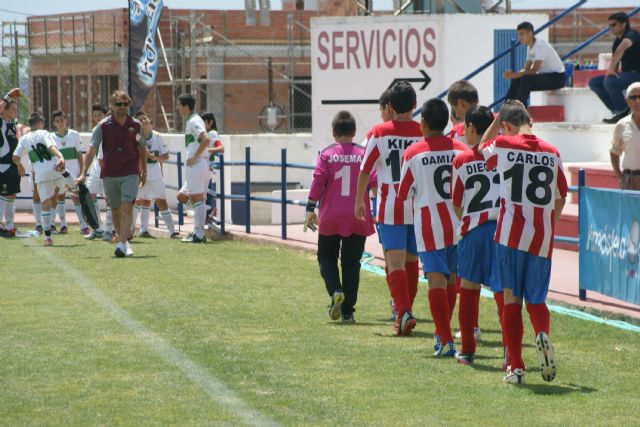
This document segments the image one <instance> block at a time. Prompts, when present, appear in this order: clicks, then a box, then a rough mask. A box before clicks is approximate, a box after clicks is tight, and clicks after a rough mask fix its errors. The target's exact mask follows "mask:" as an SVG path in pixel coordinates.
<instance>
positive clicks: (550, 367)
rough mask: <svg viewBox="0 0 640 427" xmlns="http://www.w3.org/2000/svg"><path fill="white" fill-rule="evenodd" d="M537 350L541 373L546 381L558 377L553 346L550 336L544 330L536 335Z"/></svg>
mask: <svg viewBox="0 0 640 427" xmlns="http://www.w3.org/2000/svg"><path fill="white" fill-rule="evenodd" d="M536 351H537V353H538V364H539V365H540V374H541V375H542V379H543V380H545V381H546V382H551V381H553V380H554V378H555V377H556V359H555V352H554V350H553V346H552V345H551V342H550V341H549V337H548V336H547V334H545V333H544V332H540V333H539V334H538V336H537V337H536Z"/></svg>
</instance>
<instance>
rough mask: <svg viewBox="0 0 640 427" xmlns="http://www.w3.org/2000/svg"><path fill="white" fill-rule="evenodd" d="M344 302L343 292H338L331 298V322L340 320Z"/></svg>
mask: <svg viewBox="0 0 640 427" xmlns="http://www.w3.org/2000/svg"><path fill="white" fill-rule="evenodd" d="M343 302H344V293H343V292H342V291H341V290H339V289H338V290H336V291H335V292H334V293H333V296H332V297H331V304H329V317H330V318H331V320H338V319H339V318H340V307H341V306H342V303H343Z"/></svg>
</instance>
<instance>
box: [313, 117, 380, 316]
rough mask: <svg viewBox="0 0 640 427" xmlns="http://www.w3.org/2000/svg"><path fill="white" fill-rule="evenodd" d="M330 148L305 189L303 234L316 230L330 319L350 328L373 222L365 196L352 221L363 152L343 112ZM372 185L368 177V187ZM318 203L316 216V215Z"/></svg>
mask: <svg viewBox="0 0 640 427" xmlns="http://www.w3.org/2000/svg"><path fill="white" fill-rule="evenodd" d="M332 127H333V137H334V138H335V141H336V142H335V144H332V145H330V146H329V147H327V148H325V149H324V150H322V152H320V154H319V155H318V162H317V166H316V168H315V170H314V171H313V182H312V183H311V189H310V190H309V200H308V202H307V214H306V217H305V221H304V231H307V228H310V229H311V230H312V231H315V230H316V226H318V228H319V230H318V264H320V275H321V276H322V278H323V279H324V283H325V285H326V287H327V293H328V294H329V296H330V297H331V302H330V304H329V317H330V318H331V319H332V320H338V319H340V318H342V322H343V323H354V322H355V319H354V317H353V312H354V311H355V309H354V306H355V304H356V301H357V299H358V285H359V283H360V258H362V253H363V252H364V243H365V240H366V239H367V236H370V235H372V234H373V218H372V217H371V212H370V203H369V200H368V197H369V196H368V194H365V195H364V196H363V201H364V204H365V207H366V214H365V220H364V221H359V220H357V219H356V218H355V217H354V216H353V209H354V205H355V197H356V191H355V190H356V182H357V180H358V174H359V172H360V163H362V158H363V156H364V152H365V149H364V148H363V147H362V146H360V145H358V144H355V143H354V142H353V138H354V136H355V134H356V121H355V119H354V118H353V116H352V115H351V113H349V112H347V111H340V112H339V113H338V114H336V116H335V117H334V119H333V122H332ZM372 185H375V178H374V177H373V178H371V179H370V182H369V186H372ZM318 201H320V209H319V210H320V217H319V218H318V215H316V213H315V207H316V203H317V202H318ZM338 256H339V257H340V265H341V267H342V281H341V280H340V273H339V271H338Z"/></svg>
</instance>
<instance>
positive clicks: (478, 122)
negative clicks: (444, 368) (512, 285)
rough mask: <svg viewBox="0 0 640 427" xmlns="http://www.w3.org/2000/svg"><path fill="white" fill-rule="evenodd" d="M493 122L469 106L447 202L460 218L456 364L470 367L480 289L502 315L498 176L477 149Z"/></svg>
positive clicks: (480, 109)
mask: <svg viewBox="0 0 640 427" xmlns="http://www.w3.org/2000/svg"><path fill="white" fill-rule="evenodd" d="M491 122H493V112H492V111H491V110H490V109H489V108H487V107H481V106H473V107H471V109H469V110H468V111H467V112H466V115H465V118H464V124H465V135H466V141H467V144H468V145H470V146H471V151H465V152H463V153H460V154H458V155H457V156H456V157H455V158H454V159H453V172H452V179H451V199H452V201H453V210H454V211H455V213H456V216H457V217H458V219H460V221H461V222H460V227H459V235H460V240H459V241H458V276H459V277H460V279H461V284H460V306H459V309H458V320H459V322H460V332H461V338H462V349H461V350H460V352H458V353H456V359H458V362H460V363H462V364H464V365H469V364H471V363H473V359H474V354H475V351H476V337H475V335H476V334H475V330H474V329H475V328H474V326H475V324H476V323H475V322H476V320H477V318H478V301H479V299H480V285H481V284H484V285H486V286H489V287H490V288H491V290H492V291H493V292H494V297H495V300H496V304H497V306H498V319H500V318H501V317H502V307H503V305H504V300H503V298H502V289H501V288H500V285H499V283H498V272H497V263H496V257H495V253H496V243H495V242H494V241H493V236H494V235H495V231H496V220H497V219H498V208H499V206H500V175H498V171H497V170H495V169H494V170H487V169H486V167H485V161H484V157H483V156H482V153H480V152H479V151H478V147H479V145H478V144H479V143H480V140H481V139H482V135H483V134H484V132H485V131H486V130H487V129H488V128H489V126H490V125H491Z"/></svg>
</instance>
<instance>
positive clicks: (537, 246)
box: [482, 135, 567, 258]
mask: <svg viewBox="0 0 640 427" xmlns="http://www.w3.org/2000/svg"><path fill="white" fill-rule="evenodd" d="M482 155H483V156H484V158H485V159H486V166H487V169H493V168H496V167H497V169H498V173H499V174H500V214H499V216H498V225H497V227H496V236H495V240H496V242H498V243H499V244H501V245H504V246H507V247H510V248H512V249H518V250H521V251H524V252H528V253H530V254H532V255H536V256H540V257H543V258H550V257H551V253H552V251H553V235H554V221H553V216H554V207H555V202H556V200H557V199H560V198H565V197H567V180H566V177H565V175H564V169H563V168H562V161H561V160H560V153H558V150H557V149H556V148H555V147H554V146H552V145H551V144H549V143H547V142H545V141H543V140H541V139H538V138H537V137H536V136H535V135H514V136H498V137H497V138H496V139H495V140H494V141H493V142H492V143H490V144H487V145H486V146H485V147H483V149H482Z"/></svg>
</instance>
